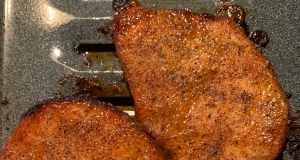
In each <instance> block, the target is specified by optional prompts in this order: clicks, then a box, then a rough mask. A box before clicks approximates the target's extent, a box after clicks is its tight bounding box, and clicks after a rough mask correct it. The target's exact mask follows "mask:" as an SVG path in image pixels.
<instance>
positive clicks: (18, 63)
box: [0, 0, 300, 160]
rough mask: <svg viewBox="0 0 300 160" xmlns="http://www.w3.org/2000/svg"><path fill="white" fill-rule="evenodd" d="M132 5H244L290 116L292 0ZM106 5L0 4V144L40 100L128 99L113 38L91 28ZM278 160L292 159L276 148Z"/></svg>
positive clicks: (294, 43) (294, 64) (93, 0)
mask: <svg viewBox="0 0 300 160" xmlns="http://www.w3.org/2000/svg"><path fill="white" fill-rule="evenodd" d="M140 3H141V5H143V6H146V7H150V8H153V9H157V8H162V7H164V8H177V9H185V8H188V9H190V10H192V11H196V12H208V13H212V14H213V13H214V10H215V8H216V7H218V6H220V5H224V4H239V5H241V6H243V7H244V8H246V10H247V23H248V25H249V30H250V32H251V31H253V30H256V29H260V30H264V31H266V32H267V33H268V35H269V37H270V43H269V45H268V46H267V47H266V48H265V51H264V52H263V53H264V54H265V55H266V56H267V57H268V58H269V59H270V61H271V62H272V64H273V66H274V70H275V72H276V73H277V74H278V77H279V80H280V82H281V84H282V87H283V89H284V90H285V91H286V92H288V93H291V95H292V97H291V98H290V99H289V102H290V105H291V114H292V115H293V116H297V115H296V111H297V110H300V98H299V97H300V81H299V80H300V10H299V8H298V7H299V6H300V1H298V0H290V1H282V0H265V1H261V0H247V1H244V0H227V1H224V0H222V1H221V0H189V1H188V0H162V1H160V0H141V2H140ZM111 6H112V0H64V1H59V0H56V1H55V0H30V1H26V2H25V1H17V0H5V1H3V2H2V3H1V4H0V11H1V13H0V22H1V23H0V43H1V45H0V53H1V59H0V60H1V62H0V70H1V72H0V81H1V86H0V91H1V92H0V93H1V96H0V97H1V101H0V102H1V108H0V124H1V125H0V138H1V140H0V148H2V147H3V146H4V144H5V142H6V140H7V138H8V136H9V135H10V133H11V131H12V130H13V129H14V127H15V126H16V125H17V123H18V121H19V119H20V117H21V115H22V114H23V113H25V112H26V111H27V110H28V109H29V108H31V107H32V106H34V105H35V104H37V103H39V102H41V101H44V100H46V99H49V98H53V97H59V96H73V95H79V94H85V93H90V94H92V95H94V96H97V97H99V99H104V100H107V101H113V103H116V105H119V106H123V107H124V106H130V105H131V104H132V100H131V99H130V93H129V91H128V89H127V85H126V83H125V82H124V77H123V72H122V70H121V68H120V65H119V63H118V58H117V56H116V54H115V53H114V49H113V42H112V40H111V38H110V37H109V36H108V35H104V34H100V33H99V32H98V31H97V29H98V28H99V27H101V26H102V27H104V26H105V25H106V24H107V23H108V22H109V21H110V20H111V19H112V18H113V15H114V12H113V10H112V7H111ZM74 48H76V49H77V51H76V49H74ZM95 48H96V49H95ZM78 50H79V51H78ZM95 52H96V53H95ZM104 93H105V94H104ZM125 108H126V107H125ZM127 108H129V110H130V107H127ZM279 159H285V160H290V159H292V157H291V156H290V155H289V154H288V153H287V151H284V152H283V155H282V156H281V157H280V158H279Z"/></svg>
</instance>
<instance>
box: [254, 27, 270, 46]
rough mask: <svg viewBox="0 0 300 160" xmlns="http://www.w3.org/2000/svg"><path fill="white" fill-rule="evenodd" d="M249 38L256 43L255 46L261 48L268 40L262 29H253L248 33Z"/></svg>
mask: <svg viewBox="0 0 300 160" xmlns="http://www.w3.org/2000/svg"><path fill="white" fill-rule="evenodd" d="M249 39H250V40H251V41H253V42H254V43H255V44H257V46H258V47H259V48H261V49H263V48H265V47H266V46H267V45H268V44H269V41H270V39H269V36H268V34H267V33H266V32H265V31H262V30H255V31H253V32H252V33H251V34H250V36H249Z"/></svg>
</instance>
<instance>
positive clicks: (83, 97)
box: [21, 95, 123, 119]
mask: <svg viewBox="0 0 300 160" xmlns="http://www.w3.org/2000/svg"><path fill="white" fill-rule="evenodd" d="M74 101H76V102H82V103H84V102H88V103H92V104H96V105H99V106H103V107H106V108H110V109H112V110H114V111H119V112H122V113H123V111H121V110H120V109H118V108H116V107H113V106H112V105H111V104H110V103H107V102H103V101H99V100H97V97H92V96H86V95H80V96H72V97H64V98H51V99H48V100H45V101H42V102H40V103H38V104H36V105H35V106H33V107H31V108H29V109H28V110H27V111H26V112H25V113H24V114H23V115H22V116H21V119H23V118H25V117H28V116H31V115H33V114H34V112H35V111H36V110H37V109H39V108H42V107H43V106H45V105H46V104H52V103H69V102H74Z"/></svg>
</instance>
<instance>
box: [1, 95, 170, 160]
mask: <svg viewBox="0 0 300 160" xmlns="http://www.w3.org/2000/svg"><path fill="white" fill-rule="evenodd" d="M64 158H65V159H138V158H139V159H167V154H166V153H165V152H164V151H163V150H162V149H161V148H160V146H158V145H157V144H156V143H155V142H154V140H153V139H152V138H151V137H150V136H149V135H148V134H147V133H146V132H145V131H144V127H143V126H142V125H141V124H140V123H139V122H137V121H136V120H135V119H134V118H132V117H130V116H129V115H127V114H126V113H124V112H122V111H121V110H119V109H117V108H115V107H113V106H112V105H111V104H107V103H104V102H99V101H96V100H90V99H84V98H79V99H77V98H75V99H55V100H48V101H47V102H44V103H42V104H40V105H37V106H36V107H35V109H34V110H32V111H31V112H29V113H27V114H26V115H24V116H23V117H22V118H21V120H20V123H19V125H18V126H17V127H16V129H15V130H14V131H13V133H12V135H11V136H10V138H9V139H8V141H7V144H6V145H5V147H4V149H3V151H2V154H1V157H0V159H64Z"/></svg>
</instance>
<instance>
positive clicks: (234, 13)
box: [215, 4, 249, 36]
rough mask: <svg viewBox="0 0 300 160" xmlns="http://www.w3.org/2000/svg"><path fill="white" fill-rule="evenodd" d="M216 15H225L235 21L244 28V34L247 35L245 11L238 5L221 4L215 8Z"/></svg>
mask: <svg viewBox="0 0 300 160" xmlns="http://www.w3.org/2000/svg"><path fill="white" fill-rule="evenodd" d="M215 13H216V14H217V15H218V16H227V17H229V18H231V19H232V20H233V21H235V22H236V23H237V24H238V25H239V26H240V27H241V28H243V29H244V31H245V34H246V35H247V36H248V35H249V27H248V25H247V23H246V14H247V11H246V9H245V8H243V7H242V6H240V5H236V4H235V5H222V6H219V7H217V8H216V9H215Z"/></svg>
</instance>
